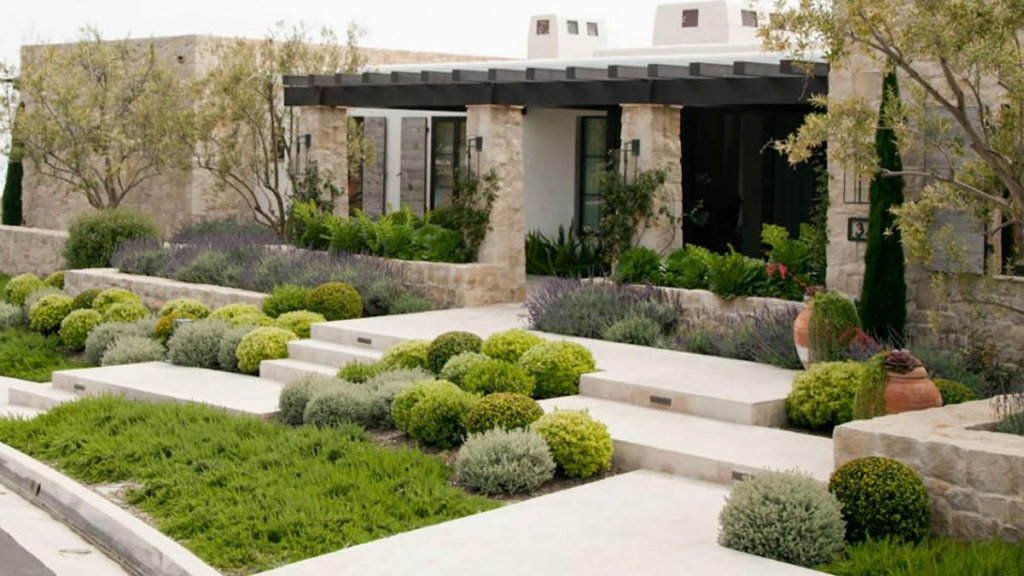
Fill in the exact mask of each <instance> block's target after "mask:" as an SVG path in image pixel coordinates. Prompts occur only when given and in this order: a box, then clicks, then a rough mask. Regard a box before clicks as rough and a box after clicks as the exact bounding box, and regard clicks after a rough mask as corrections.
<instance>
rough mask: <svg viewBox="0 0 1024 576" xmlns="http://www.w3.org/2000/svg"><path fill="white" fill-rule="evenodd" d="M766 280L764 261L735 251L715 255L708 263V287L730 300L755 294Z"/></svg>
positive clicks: (719, 295) (730, 248)
mask: <svg viewBox="0 0 1024 576" xmlns="http://www.w3.org/2000/svg"><path fill="white" fill-rule="evenodd" d="M767 281H768V273H767V271H766V269H765V263H764V262H762V261H761V260H758V259H756V258H750V257H748V256H744V255H743V254H740V253H739V252H736V251H735V250H734V249H733V248H732V246H730V247H729V253H728V254H722V255H720V256H715V257H714V258H712V259H711V261H710V262H709V264H708V289H709V290H711V291H712V292H714V293H715V295H716V296H718V297H719V298H723V299H725V300H731V299H733V298H739V297H741V296H757V295H758V294H760V293H761V291H762V290H763V289H764V286H765V283H766V282H767Z"/></svg>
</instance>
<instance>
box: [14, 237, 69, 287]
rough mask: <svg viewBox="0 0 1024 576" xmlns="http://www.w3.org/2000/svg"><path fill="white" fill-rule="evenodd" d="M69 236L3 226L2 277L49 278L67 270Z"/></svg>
mask: <svg viewBox="0 0 1024 576" xmlns="http://www.w3.org/2000/svg"><path fill="white" fill-rule="evenodd" d="M67 240H68V233H67V232H61V231H58V230H43V229H40V228H26V227H22V226H2V225H0V273H3V274H10V275H11V276H16V275H18V274H26V273H30V272H31V273H32V274H36V275H38V276H46V275H49V274H52V273H53V272H56V271H58V270H63V269H64V244H65V243H66V242H67Z"/></svg>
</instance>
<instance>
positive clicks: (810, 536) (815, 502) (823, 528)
mask: <svg viewBox="0 0 1024 576" xmlns="http://www.w3.org/2000/svg"><path fill="white" fill-rule="evenodd" d="M718 522H719V524H720V525H721V530H720V531H719V533H718V543H719V544H721V545H722V546H725V547H726V548H732V549H733V550H739V551H740V552H746V553H747V554H754V555H756V556H761V557H763V558H771V559H772V560H778V561H780V562H786V563H788V564H795V565H797V566H804V567H806V568H814V567H817V566H820V565H822V564H827V563H829V562H831V561H832V560H833V559H835V557H836V555H837V554H838V553H839V552H841V551H842V550H843V537H844V535H845V532H846V527H845V525H844V524H843V514H842V511H841V510H840V507H839V502H838V501H837V500H836V498H835V496H833V495H832V494H830V493H829V491H828V489H827V488H825V486H824V485H822V484H821V483H820V482H818V481H817V480H815V479H814V478H812V477H811V476H809V475H806V474H802V473H797V472H764V473H762V474H758V475H756V476H752V477H749V478H747V479H746V480H743V481H741V482H738V483H736V484H734V485H733V487H732V490H731V491H730V492H729V497H728V498H727V499H726V501H725V507H723V508H722V512H721V514H720V515H719V517H718Z"/></svg>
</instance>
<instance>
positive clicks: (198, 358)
mask: <svg viewBox="0 0 1024 576" xmlns="http://www.w3.org/2000/svg"><path fill="white" fill-rule="evenodd" d="M166 318H171V316H167V317H166ZM166 318H165V319H166ZM228 329H229V326H228V325H227V324H225V323H223V322H221V321H219V320H200V321H198V322H189V323H187V324H183V325H182V326H180V327H178V329H177V330H175V331H174V335H173V336H171V338H170V340H168V342H167V357H168V359H169V360H170V361H171V364H176V365H178V366H190V367H193V368H206V369H208V370H216V369H217V368H218V367H219V366H220V361H219V359H218V352H219V350H220V343H221V340H222V339H223V338H224V334H225V333H226V332H227V331H228Z"/></svg>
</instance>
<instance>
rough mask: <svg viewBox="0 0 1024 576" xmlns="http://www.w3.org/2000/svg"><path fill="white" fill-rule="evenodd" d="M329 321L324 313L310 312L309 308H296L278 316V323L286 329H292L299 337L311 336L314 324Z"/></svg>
mask: <svg viewBox="0 0 1024 576" xmlns="http://www.w3.org/2000/svg"><path fill="white" fill-rule="evenodd" d="M321 322H327V318H324V316H323V314H317V313H316V312H309V311H307V310H296V311H295V312H285V313H284V314H281V315H280V316H278V317H277V325H278V327H280V328H284V329H285V330H291V331H292V332H294V333H295V334H296V335H298V337H299V338H309V337H310V334H311V333H312V329H313V324H319V323H321Z"/></svg>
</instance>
